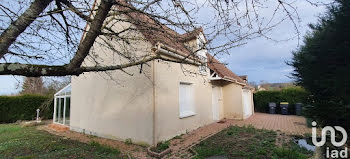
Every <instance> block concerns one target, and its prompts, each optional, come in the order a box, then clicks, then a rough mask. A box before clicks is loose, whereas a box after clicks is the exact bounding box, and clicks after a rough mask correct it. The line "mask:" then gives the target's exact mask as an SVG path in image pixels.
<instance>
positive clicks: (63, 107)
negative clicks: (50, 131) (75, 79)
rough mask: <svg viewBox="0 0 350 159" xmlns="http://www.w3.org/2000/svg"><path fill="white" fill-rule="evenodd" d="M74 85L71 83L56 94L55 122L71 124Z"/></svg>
mask: <svg viewBox="0 0 350 159" xmlns="http://www.w3.org/2000/svg"><path fill="white" fill-rule="evenodd" d="M71 90H72V86H71V85H70V84H69V85H67V86H65V87H64V88H62V89H61V90H60V91H58V92H57V93H56V94H55V95H54V113H53V122H54V123H56V124H62V125H67V126H69V118H70V99H71Z"/></svg>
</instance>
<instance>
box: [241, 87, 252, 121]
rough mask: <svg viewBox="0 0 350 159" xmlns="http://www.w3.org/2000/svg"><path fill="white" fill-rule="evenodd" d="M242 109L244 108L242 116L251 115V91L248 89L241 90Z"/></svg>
mask: <svg viewBox="0 0 350 159" xmlns="http://www.w3.org/2000/svg"><path fill="white" fill-rule="evenodd" d="M243 107H244V108H243V110H244V117H249V116H251V115H252V113H253V110H252V100H251V93H250V90H246V89H245V90H243Z"/></svg>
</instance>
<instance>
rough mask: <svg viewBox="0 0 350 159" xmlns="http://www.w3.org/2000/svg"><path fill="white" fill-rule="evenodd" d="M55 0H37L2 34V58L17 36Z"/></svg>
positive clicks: (0, 50)
mask: <svg viewBox="0 0 350 159" xmlns="http://www.w3.org/2000/svg"><path fill="white" fill-rule="evenodd" d="M52 1H53V0H35V1H34V2H33V3H32V4H31V5H30V7H29V8H28V9H27V10H26V11H25V12H24V13H23V14H22V15H21V16H20V17H18V19H17V20H16V21H15V22H13V23H12V24H11V25H10V26H9V27H8V28H7V29H6V30H5V31H4V32H3V33H2V34H1V35H0V59H1V58H2V57H3V56H4V55H5V54H6V53H7V49H8V48H9V47H10V45H11V44H12V43H13V42H14V41H15V40H16V39H17V37H18V36H19V35H20V34H21V33H22V32H23V31H24V30H25V29H26V28H27V27H28V26H29V25H30V24H31V23H32V22H33V21H34V20H35V19H36V18H37V17H38V16H39V15H40V14H41V13H42V12H43V11H44V9H45V8H46V7H47V6H48V5H49V4H50V3H51V2H52Z"/></svg>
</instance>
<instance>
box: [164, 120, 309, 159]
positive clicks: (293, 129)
mask: <svg viewBox="0 0 350 159" xmlns="http://www.w3.org/2000/svg"><path fill="white" fill-rule="evenodd" d="M231 125H238V126H244V125H246V126H248V125H252V126H253V127H255V128H258V129H268V130H275V131H277V130H279V131H281V132H282V133H286V134H290V135H292V134H293V135H304V134H305V133H311V128H307V126H306V119H305V118H304V117H300V116H294V115H278V114H273V115H272V114H264V113H255V114H254V115H253V116H251V117H250V118H248V119H246V120H242V121H239V120H226V122H224V123H213V124H209V125H207V126H204V127H201V128H199V129H197V130H194V131H192V132H190V133H188V134H185V135H183V136H182V137H181V139H174V140H172V141H171V147H170V148H171V149H172V154H171V155H170V156H167V157H166V158H172V159H174V158H190V157H191V156H193V154H191V151H189V150H191V149H190V148H191V147H192V146H194V145H196V144H198V143H199V142H200V141H203V140H204V139H206V138H208V137H210V136H212V135H214V134H216V133H218V132H220V131H221V130H223V129H225V128H227V127H229V126H231Z"/></svg>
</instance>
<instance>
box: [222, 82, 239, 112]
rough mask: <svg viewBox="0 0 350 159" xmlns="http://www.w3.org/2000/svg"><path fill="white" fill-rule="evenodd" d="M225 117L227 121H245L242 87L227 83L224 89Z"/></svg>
mask: <svg viewBox="0 0 350 159" xmlns="http://www.w3.org/2000/svg"><path fill="white" fill-rule="evenodd" d="M222 90H223V98H224V101H223V103H224V104H223V105H224V116H225V118H227V119H243V103H242V102H243V101H242V86H241V85H238V84H236V83H227V84H225V85H224V86H223V87H222Z"/></svg>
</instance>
